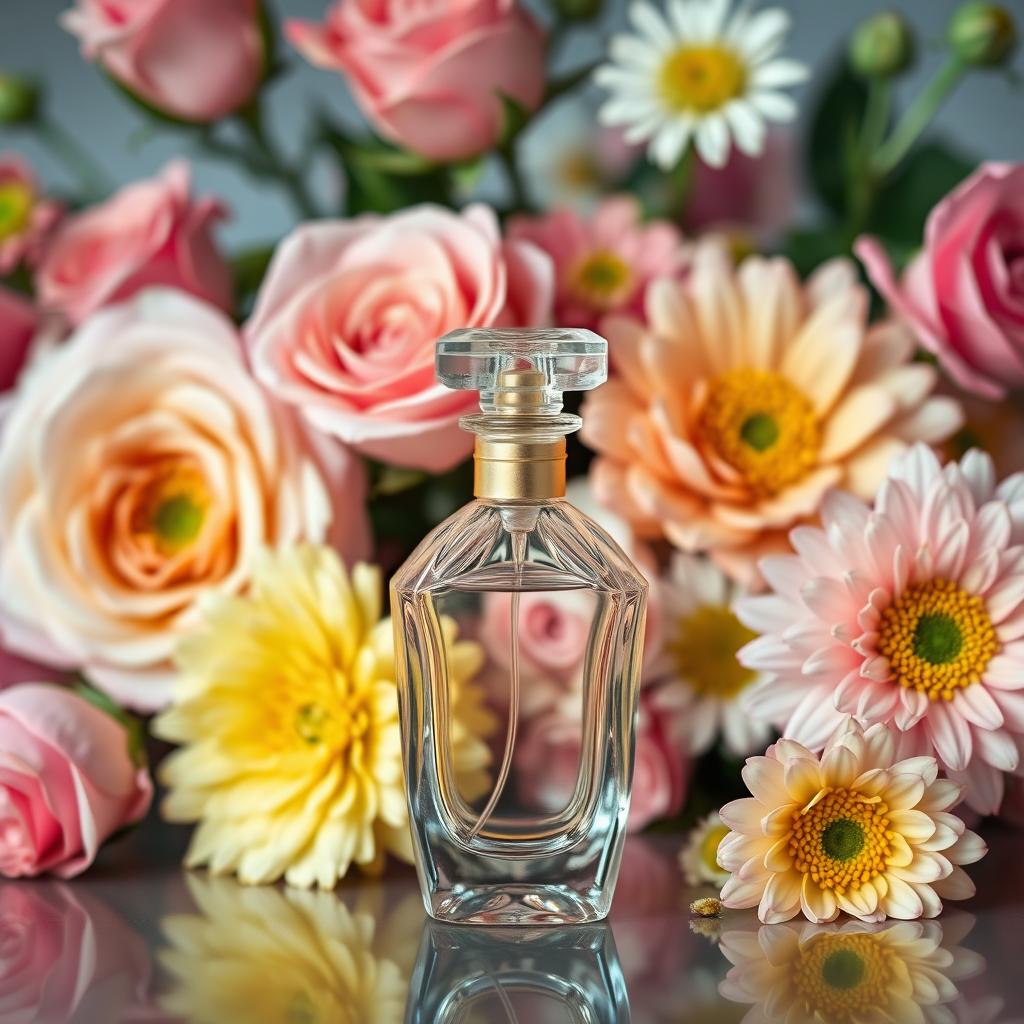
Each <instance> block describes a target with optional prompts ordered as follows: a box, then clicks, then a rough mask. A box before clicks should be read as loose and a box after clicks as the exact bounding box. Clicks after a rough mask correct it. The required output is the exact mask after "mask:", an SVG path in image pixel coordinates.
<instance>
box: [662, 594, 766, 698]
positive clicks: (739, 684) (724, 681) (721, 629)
mask: <svg viewBox="0 0 1024 1024" xmlns="http://www.w3.org/2000/svg"><path fill="white" fill-rule="evenodd" d="M756 636H757V634H756V633H754V632H752V631H751V630H749V629H747V627H746V626H744V625H743V624H742V623H741V622H740V620H739V619H737V618H736V616H735V615H733V613H732V612H731V611H730V610H729V609H728V608H722V607H718V606H716V605H706V606H705V607H703V608H698V609H697V610H696V611H695V612H693V613H692V614H691V615H688V616H686V617H685V618H684V619H682V620H681V621H680V622H679V623H678V625H677V627H676V631H675V634H674V635H673V636H672V637H671V639H670V640H669V641H668V642H667V643H666V645H665V646H666V649H667V650H668V652H669V654H670V655H671V657H672V660H673V663H674V665H675V668H676V671H677V672H678V674H679V675H680V676H681V677H682V678H683V679H685V680H686V681H687V682H688V683H689V685H690V686H691V687H692V688H693V689H694V690H695V691H696V692H697V693H700V694H708V695H710V696H715V697H734V696H735V695H736V694H737V693H739V692H740V690H742V689H743V688H744V687H745V686H747V685H748V684H749V683H751V682H752V681H753V679H754V676H755V674H756V673H754V672H753V671H752V670H751V669H749V668H744V666H743V665H741V664H740V663H739V662H738V661H737V660H736V652H737V651H738V650H739V649H740V648H741V647H743V646H744V645H745V644H748V643H750V641H751V640H753V639H754V638H755V637H756Z"/></svg>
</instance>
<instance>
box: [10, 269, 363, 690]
mask: <svg viewBox="0 0 1024 1024" xmlns="http://www.w3.org/2000/svg"><path fill="white" fill-rule="evenodd" d="M314 443H315V439H313V438H310V437H309V436H308V435H307V434H306V433H305V431H303V429H302V428H301V427H300V426H299V425H298V423H297V421H296V420H295V418H294V417H293V416H292V414H291V413H289V412H288V411H287V410H286V409H284V408H282V407H281V406H279V405H278V404H276V403H275V402H273V401H272V400H271V399H270V398H269V396H267V395H266V394H265V393H264V392H263V391H262V390H261V389H260V388H259V386H258V385H257V384H256V382H255V381H254V380H253V379H252V378H251V376H250V375H249V373H248V371H247V369H246V366H245V363H244V360H243V358H242V352H241V347H240V342H239V338H238V334H237V332H236V330H235V328H234V326H233V325H232V324H231V322H230V321H229V320H228V319H227V318H226V317H224V316H223V315H222V314H221V313H219V312H218V311H217V310H215V309H213V308H212V307H210V306H208V305H206V304H204V303H202V302H199V301H198V300H196V299H194V298H191V297H189V296H186V295H184V294H182V293H181V292H175V291H170V290H163V289H158V290H150V291H146V292H143V293H142V294H141V295H140V296H137V297H136V299H135V300H133V301H132V302H131V303H126V304H123V305H119V306H114V307H111V308H110V309H107V310H103V311H102V312H100V313H97V314H95V315H94V316H93V317H91V318H90V319H89V320H88V321H86V323H85V324H83V325H82V326H81V327H80V328H78V330H77V331H76V332H75V334H73V335H72V337H71V338H70V339H69V340H68V341H67V342H66V343H65V344H64V345H63V346H62V347H61V348H60V349H58V350H57V351H55V352H54V353H53V354H51V355H49V356H48V357H47V358H46V359H45V360H43V362H42V363H41V364H40V365H39V366H38V367H37V368H36V369H35V370H34V371H33V373H32V374H31V376H30V377H29V378H28V380H27V381H26V384H25V386H24V387H23V388H20V389H19V390H18V393H17V395H16V397H15V400H14V403H13V406H12V408H11V410H10V413H9V415H8V418H7V420H6V421H5V424H4V430H3V435H2V437H0V629H2V632H3V635H4V640H5V643H6V646H7V647H8V648H10V649H12V650H13V651H15V652H17V653H20V654H22V655H24V656H26V657H30V658H35V659H38V660H40V661H43V662H46V663H49V664H56V665H72V666H75V667H80V668H83V669H84V670H86V671H87V672H88V673H89V675H90V677H91V678H92V679H93V680H94V681H95V682H96V683H97V684H98V685H100V686H102V687H103V688H104V689H106V690H107V691H108V692H110V693H111V695H112V696H113V697H114V698H115V699H117V700H119V701H121V702H122V703H126V704H130V705H132V706H134V707H138V708H143V709H147V710H148V709H153V708H157V707H160V706H162V705H163V704H165V703H166V701H167V699H168V697H169V696H170V687H171V680H172V678H173V673H172V672H171V670H170V667H169V664H168V659H169V657H170V655H171V652H172V650H173V648H174V646H175V644H176V642H177V640H178V637H179V636H180V635H181V634H182V632H183V631H185V630H187V629H188V628H189V626H190V625H191V624H192V623H193V622H194V621H195V620H196V616H197V608H196V605H197V601H198V600H199V599H200V598H201V597H202V596H203V594H204V593H206V592H208V591H210V590H211V589H216V590H218V591H222V592H235V591H238V590H240V589H241V588H243V587H244V586H245V585H246V583H247V582H248V579H249V572H250V567H251V565H252V562H253V558H254V555H255V554H256V552H257V550H258V549H260V548H261V547H263V546H265V545H269V546H271V547H282V546H287V545H290V544H294V543H296V542H298V541H302V540H308V541H312V542H318V541H323V540H328V541H329V542H332V543H334V544H335V545H337V546H339V547H340V549H341V551H342V553H343V555H344V556H345V557H346V558H348V559H354V558H356V557H362V556H364V555H365V554H366V551H367V546H368V528H367V523H366V517H365V507H364V500H363V498H364V481H363V476H362V467H361V465H360V464H359V463H358V461H357V460H355V459H353V458H352V457H351V456H350V455H349V454H348V453H347V452H345V451H344V450H343V449H340V448H338V447H336V446H333V445H331V446H329V447H328V446H327V445H325V444H322V443H320V444H318V445H317V448H314ZM320 449H322V450H320Z"/></svg>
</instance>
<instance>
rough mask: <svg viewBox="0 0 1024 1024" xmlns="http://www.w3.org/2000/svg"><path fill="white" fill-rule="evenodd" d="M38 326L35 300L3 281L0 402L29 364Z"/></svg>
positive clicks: (1, 288)
mask: <svg viewBox="0 0 1024 1024" xmlns="http://www.w3.org/2000/svg"><path fill="white" fill-rule="evenodd" d="M38 326H39V314H38V312H37V311H36V309H35V307H34V306H33V305H32V303H31V302H29V301H28V299H25V298H22V296H20V295H18V294H17V293H16V292H12V291H11V290H10V289H8V288H4V287H3V286H2V285H0V402H2V401H3V398H2V393H3V392H5V391H9V390H10V389H11V388H13V387H14V383H15V381H16V380H17V379H18V375H19V374H20V373H21V369H22V367H23V366H24V365H25V361H26V359H27V358H28V353H29V349H30V348H31V347H32V339H33V338H34V337H35V334H36V329H37V328H38Z"/></svg>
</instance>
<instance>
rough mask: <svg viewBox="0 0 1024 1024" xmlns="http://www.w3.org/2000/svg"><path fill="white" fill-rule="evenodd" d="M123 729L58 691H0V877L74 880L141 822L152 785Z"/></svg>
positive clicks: (24, 687) (39, 687) (25, 687)
mask: <svg viewBox="0 0 1024 1024" xmlns="http://www.w3.org/2000/svg"><path fill="white" fill-rule="evenodd" d="M128 746H129V745H128V736H127V733H126V732H125V730H124V728H123V727H122V726H121V725H120V724H119V723H118V722H116V721H115V720H114V719H113V718H112V717H111V716H110V715H108V714H106V713H105V712H103V711H100V710H99V708H96V707H94V706H93V705H92V704H90V703H89V702H88V701H87V700H85V699H84V698H82V697H79V696H78V695H77V694H75V693H73V692H72V691H71V690H68V689H65V688H64V687H61V686H52V685H44V684H42V683H23V684H21V685H20V686H13V687H11V688H10V689H9V690H4V691H3V692H2V693H0V751H3V753H2V754H0V875H4V876H6V877H7V878H19V877H22V876H25V875H38V874H41V873H43V872H44V871H52V872H54V873H55V874H58V875H60V876H61V877H62V878H71V877H72V876H74V875H77V874H80V873H81V872H82V871H84V870H85V869H86V868H87V867H88V866H89V865H90V864H91V863H92V862H93V860H94V859H95V857H96V852H97V850H98V849H99V846H100V844H101V843H102V842H103V841H104V840H105V839H106V838H107V837H108V836H110V835H112V834H113V833H114V832H116V831H117V830H118V829H120V828H121V827H122V826H123V825H127V824H131V823H132V822H136V821H138V820H139V819H141V818H142V817H143V816H144V815H145V813H146V810H147V809H148V808H149V802H150V799H151V798H152V796H153V786H152V784H151V783H150V781H149V774H148V772H147V771H146V769H145V768H141V767H139V766H137V765H136V764H135V763H134V761H133V760H132V756H131V754H130V752H129V749H128Z"/></svg>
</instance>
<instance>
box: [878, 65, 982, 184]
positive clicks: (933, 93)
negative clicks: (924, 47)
mask: <svg viewBox="0 0 1024 1024" xmlns="http://www.w3.org/2000/svg"><path fill="white" fill-rule="evenodd" d="M966 71H967V65H966V64H965V63H964V62H963V61H962V60H961V59H960V58H959V57H956V56H953V57H950V58H949V60H948V61H947V62H946V63H945V64H944V65H943V66H942V67H941V68H940V69H939V71H938V72H937V73H936V75H935V77H934V78H933V79H932V80H931V82H929V83H928V86H927V87H926V88H925V89H924V91H923V92H922V93H921V94H920V95H919V96H918V97H917V99H916V100H914V102H913V103H912V104H911V105H910V108H909V109H908V110H907V112H906V113H905V114H904V115H903V117H902V118H901V119H900V122H899V124H897V125H896V127H895V129H893V132H892V134H891V135H890V136H889V138H888V139H887V140H886V141H885V142H884V143H883V144H882V145H881V146H879V147H878V149H877V150H875V154H874V156H873V158H872V159H871V165H870V166H871V170H872V172H873V174H874V175H875V176H876V177H877V178H878V179H879V180H881V179H882V178H884V177H885V176H886V175H887V174H890V173H891V172H892V171H893V170H894V169H895V168H896V166H897V165H898V164H899V162H900V161H901V160H902V159H903V158H904V157H905V156H906V155H907V153H908V152H910V148H911V146H913V145H914V143H915V142H916V141H917V140H918V138H919V137H920V135H921V132H923V131H924V129H925V128H926V127H927V126H928V124H929V122H930V121H931V120H932V118H933V117H934V116H935V114H936V113H937V112H938V109H939V107H941V106H942V104H943V102H944V101H945V100H946V98H947V97H948V96H949V94H950V93H951V92H952V91H953V89H954V88H955V87H956V86H957V84H958V83H959V82H960V79H961V78H963V76H964V73H965V72H966Z"/></svg>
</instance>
